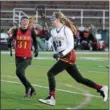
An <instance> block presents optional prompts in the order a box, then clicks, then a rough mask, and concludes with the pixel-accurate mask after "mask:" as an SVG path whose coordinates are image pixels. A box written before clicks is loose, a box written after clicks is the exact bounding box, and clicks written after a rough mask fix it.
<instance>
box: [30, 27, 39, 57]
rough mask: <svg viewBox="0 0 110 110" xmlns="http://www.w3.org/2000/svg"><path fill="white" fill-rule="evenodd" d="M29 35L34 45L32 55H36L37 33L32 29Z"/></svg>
mask: <svg viewBox="0 0 110 110" xmlns="http://www.w3.org/2000/svg"><path fill="white" fill-rule="evenodd" d="M31 34H32V35H31V36H32V40H33V46H34V53H35V54H34V56H35V57H37V56H38V43H37V39H36V36H37V33H36V32H35V30H34V29H32V30H31Z"/></svg>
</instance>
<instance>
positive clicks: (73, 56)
mask: <svg viewBox="0 0 110 110" xmlns="http://www.w3.org/2000/svg"><path fill="white" fill-rule="evenodd" d="M60 60H62V61H64V62H67V63H69V64H74V63H75V62H76V54H75V51H73V50H72V51H71V52H69V53H68V54H67V55H66V56H64V57H63V58H60Z"/></svg>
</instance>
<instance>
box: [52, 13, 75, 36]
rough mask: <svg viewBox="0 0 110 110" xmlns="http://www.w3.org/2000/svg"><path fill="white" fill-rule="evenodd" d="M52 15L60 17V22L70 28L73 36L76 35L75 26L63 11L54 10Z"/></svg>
mask: <svg viewBox="0 0 110 110" xmlns="http://www.w3.org/2000/svg"><path fill="white" fill-rule="evenodd" d="M54 15H55V16H56V17H57V18H58V19H60V22H61V23H62V24H64V25H66V26H67V27H68V28H70V29H71V31H72V32H73V34H74V37H77V29H76V27H75V26H74V25H73V23H72V21H71V20H70V19H68V18H67V17H66V16H65V15H64V14H63V13H61V12H55V13H54Z"/></svg>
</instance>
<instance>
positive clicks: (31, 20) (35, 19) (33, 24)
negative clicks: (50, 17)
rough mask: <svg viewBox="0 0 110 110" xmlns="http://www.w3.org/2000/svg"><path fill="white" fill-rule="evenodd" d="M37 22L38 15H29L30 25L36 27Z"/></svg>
mask: <svg viewBox="0 0 110 110" xmlns="http://www.w3.org/2000/svg"><path fill="white" fill-rule="evenodd" d="M36 24H37V18H36V16H31V17H29V26H30V27H35V26H36Z"/></svg>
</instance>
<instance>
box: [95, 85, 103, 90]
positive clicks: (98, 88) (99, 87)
mask: <svg viewBox="0 0 110 110" xmlns="http://www.w3.org/2000/svg"><path fill="white" fill-rule="evenodd" d="M94 88H95V89H96V90H97V91H99V90H100V89H101V88H102V86H101V85H98V84H95V85H94Z"/></svg>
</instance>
